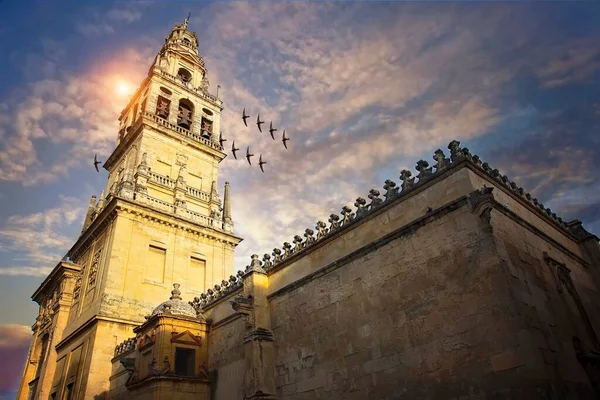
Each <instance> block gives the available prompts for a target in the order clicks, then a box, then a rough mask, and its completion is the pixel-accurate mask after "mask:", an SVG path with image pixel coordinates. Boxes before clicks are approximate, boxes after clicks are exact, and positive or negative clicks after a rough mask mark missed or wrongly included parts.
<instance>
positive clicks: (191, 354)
mask: <svg viewBox="0 0 600 400" xmlns="http://www.w3.org/2000/svg"><path fill="white" fill-rule="evenodd" d="M195 367H196V350H194V349H185V348H183V347H176V348H175V375H179V376H194V375H195V373H194V370H195Z"/></svg>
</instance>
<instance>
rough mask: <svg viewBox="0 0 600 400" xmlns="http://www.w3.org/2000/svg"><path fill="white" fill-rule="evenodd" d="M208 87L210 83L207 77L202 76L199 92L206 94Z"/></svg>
mask: <svg viewBox="0 0 600 400" xmlns="http://www.w3.org/2000/svg"><path fill="white" fill-rule="evenodd" d="M209 87H210V82H209V81H208V77H207V76H206V75H204V76H203V77H202V83H200V87H199V88H198V89H199V90H200V91H201V92H203V93H205V94H208V88H209Z"/></svg>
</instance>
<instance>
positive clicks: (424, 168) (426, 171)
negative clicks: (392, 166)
mask: <svg viewBox="0 0 600 400" xmlns="http://www.w3.org/2000/svg"><path fill="white" fill-rule="evenodd" d="M415 169H416V170H417V171H419V175H417V179H419V182H422V181H424V180H426V179H428V178H430V177H431V176H432V175H433V172H432V170H433V167H430V166H429V163H428V162H427V161H425V160H419V161H417V166H416V167H415ZM403 189H404V188H403Z"/></svg>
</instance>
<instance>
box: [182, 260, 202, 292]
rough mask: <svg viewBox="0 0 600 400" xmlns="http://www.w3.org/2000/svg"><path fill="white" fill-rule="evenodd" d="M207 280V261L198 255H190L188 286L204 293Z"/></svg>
mask: <svg viewBox="0 0 600 400" xmlns="http://www.w3.org/2000/svg"><path fill="white" fill-rule="evenodd" d="M205 282H206V261H204V260H201V259H199V258H196V257H190V267H189V268H188V273H187V279H186V283H187V285H186V286H187V287H188V288H190V289H192V290H194V291H198V292H200V293H203V292H204V290H206V288H205Z"/></svg>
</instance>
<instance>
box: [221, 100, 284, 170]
mask: <svg viewBox="0 0 600 400" xmlns="http://www.w3.org/2000/svg"><path fill="white" fill-rule="evenodd" d="M248 118H250V116H249V115H248V114H246V109H245V108H244V110H243V111H242V121H244V125H246V126H248V122H246V120H247V119H248ZM264 123H265V122H264V121H261V120H260V113H259V114H258V115H257V116H256V126H258V130H259V131H260V132H261V133H262V128H261V125H262V124H264ZM274 132H277V128H273V122H272V121H271V123H270V124H269V133H270V134H271V138H272V139H273V140H275V136H274V135H273V133H274ZM288 140H290V138H288V137H286V136H285V130H284V131H283V137H282V139H281V141H282V142H283V147H285V148H286V149H287V148H288V147H287V143H286V142H287V141H288ZM226 141H227V139H223V135H222V134H221V136H220V137H219V143H220V144H221V147H223V142H226ZM238 150H239V148H237V147H235V140H234V141H233V143H231V153H232V154H233V158H235V159H236V160H237V159H238V158H237V155H236V154H235V152H236V151H238ZM250 157H254V154H252V153H250V146H248V147H246V160H248V164H250V165H252V162H251V161H250ZM266 163H267V162H266V161H263V159H262V154H261V155H260V156H259V158H258V166H259V167H260V170H261V171H262V172H263V173H264V172H265V170H264V169H263V165H264V164H266Z"/></svg>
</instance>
